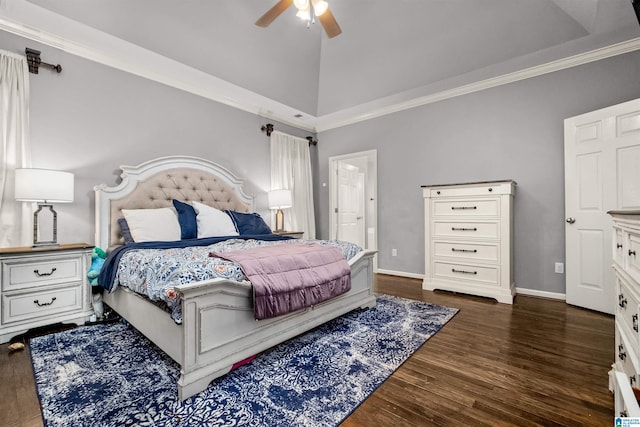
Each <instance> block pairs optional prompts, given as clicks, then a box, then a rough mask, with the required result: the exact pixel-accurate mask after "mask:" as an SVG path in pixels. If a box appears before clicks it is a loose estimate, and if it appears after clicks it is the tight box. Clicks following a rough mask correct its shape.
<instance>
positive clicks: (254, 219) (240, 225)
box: [225, 210, 273, 236]
mask: <svg viewBox="0 0 640 427" xmlns="http://www.w3.org/2000/svg"><path fill="white" fill-rule="evenodd" d="M225 212H226V213H227V215H229V216H230V217H231V220H232V221H233V225H235V226H236V230H238V233H240V235H241V236H242V235H248V234H251V235H256V234H273V233H272V232H271V228H269V226H268V225H267V223H266V222H264V220H263V219H262V217H261V216H260V215H259V214H257V213H243V212H236V211H229V210H226V211H225Z"/></svg>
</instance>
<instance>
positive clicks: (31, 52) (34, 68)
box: [24, 47, 62, 74]
mask: <svg viewBox="0 0 640 427" xmlns="http://www.w3.org/2000/svg"><path fill="white" fill-rule="evenodd" d="M24 52H25V53H26V54H27V64H28V65H29V72H30V73H33V74H38V67H46V68H50V69H52V70H55V71H56V72H58V73H60V72H61V71H62V66H61V65H60V64H58V65H53V64H47V63H46V62H42V60H41V59H40V51H39V50H35V49H31V48H28V47H27V48H25V50H24Z"/></svg>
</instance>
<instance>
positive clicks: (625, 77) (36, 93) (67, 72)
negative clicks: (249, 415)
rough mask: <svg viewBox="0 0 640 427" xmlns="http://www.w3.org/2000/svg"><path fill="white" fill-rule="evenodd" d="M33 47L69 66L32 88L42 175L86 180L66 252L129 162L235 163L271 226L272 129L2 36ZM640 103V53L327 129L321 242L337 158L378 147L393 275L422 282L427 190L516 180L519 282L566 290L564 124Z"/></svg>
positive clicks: (321, 169) (320, 154)
mask: <svg viewBox="0 0 640 427" xmlns="http://www.w3.org/2000/svg"><path fill="white" fill-rule="evenodd" d="M25 46H29V47H32V48H35V49H38V50H41V51H42V52H43V54H42V57H43V60H44V61H46V62H49V63H60V64H62V66H63V72H62V74H59V75H58V74H55V73H52V72H50V71H49V70H47V69H42V70H41V72H40V74H39V75H37V76H36V75H31V79H30V81H31V139H32V152H33V166H35V167H43V168H55V169H61V170H68V171H71V172H74V173H75V174H76V195H75V198H76V200H75V202H74V203H73V204H69V205H63V204H60V205H58V206H57V210H58V212H59V240H60V241H61V242H63V243H68V242H79V241H84V242H88V243H92V242H93V236H94V224H93V221H94V197H93V190H92V189H93V186H94V185H95V184H98V183H106V184H109V185H113V184H115V183H116V181H117V167H118V166H119V165H121V164H129V165H132V164H137V163H139V162H142V161H145V160H148V159H150V158H153V157H157V156H163V155H172V154H187V155H194V156H201V157H205V158H208V159H210V160H213V161H215V162H218V163H220V164H221V165H223V166H225V167H227V168H228V169H230V170H231V171H233V172H234V173H235V174H237V175H238V176H240V177H243V178H245V180H246V189H247V192H248V193H250V194H255V195H256V205H257V210H258V211H259V212H260V213H262V214H264V215H267V216H268V211H267V210H266V204H267V202H266V193H265V191H266V190H268V188H269V180H270V173H269V144H268V139H267V138H266V136H265V135H264V134H263V133H261V132H260V130H259V128H260V126H261V125H262V124H264V123H265V122H266V120H264V119H263V118H261V117H258V116H255V115H252V114H249V113H246V112H243V111H239V110H236V109H233V108H230V107H227V106H224V105H221V104H218V103H215V102H213V101H210V100H207V99H204V98H201V97H198V96H196V95H192V94H188V93H185V92H181V91H179V90H176V89H173V88H169V87H166V86H163V85H161V84H158V83H155V82H151V81H148V80H145V79H142V78H139V77H136V76H133V75H130V74H127V73H124V72H121V71H118V70H115V69H112V68H109V67H106V66H103V65H100V64H96V63H93V62H91V61H87V60H84V59H81V58H78V57H75V56H73V55H69V54H66V53H64V52H61V51H58V50H56V49H54V48H51V47H48V46H42V45H39V44H38V43H35V42H32V41H29V40H26V39H23V38H21V37H18V36H14V35H11V34H8V33H4V32H0V48H2V49H5V50H9V51H13V52H18V53H23V52H24V48H25ZM639 96H640V52H634V53H630V54H626V55H623V56H619V57H614V58H610V59H607V60H603V61H599V62H596V63H592V64H587V65H583V66H580V67H576V68H572V69H569V70H565V71H561V72H556V73H553V74H549V75H545V76H541V77H537V78H533V79H529V80H526V81H522V82H517V83H513V84H510V85H506V86H502V87H498V88H494V89H490V90H486V91H483V92H478V93H474V94H470V95H466V96H463V97H458V98H455V99H450V100H446V101H441V102H438V103H435V104H430V105H426V106H423V107H420V108H415V109H412V110H408V111H404V112H400V113H396V114H393V115H389V116H386V117H381V118H377V119H373V120H369V121H366V122H362V123H358V124H354V125H351V126H347V127H343V128H339V129H334V130H331V131H326V132H323V133H322V134H321V135H319V140H320V143H319V144H318V146H317V147H316V148H313V149H312V162H313V165H314V168H315V170H316V173H315V177H316V178H318V179H316V180H315V184H316V194H315V195H314V197H315V201H316V214H317V222H318V224H317V225H318V231H319V234H318V236H319V237H326V236H327V235H328V229H329V227H328V209H327V207H328V187H321V183H322V182H328V177H327V170H328V164H327V158H328V157H329V156H334V155H340V154H345V153H351V152H357V151H364V150H369V149H374V148H375V149H377V150H378V189H379V191H378V203H379V204H378V206H379V218H378V222H379V224H378V225H379V242H378V243H379V248H380V255H379V267H380V268H383V269H388V270H396V271H401V272H408V273H417V274H422V273H423V272H424V260H423V257H424V238H423V232H424V225H423V206H422V197H421V192H420V185H423V184H437V183H449V182H461V181H468V180H485V179H506V178H511V179H515V180H516V181H517V182H518V184H519V185H518V189H517V194H516V199H515V226H516V227H515V228H516V231H515V275H516V283H517V285H518V286H519V287H522V288H530V289H538V290H545V291H550V292H564V276H562V275H557V274H554V273H553V263H554V262H556V261H562V260H563V259H564V191H563V185H564V181H563V179H564V178H563V136H562V135H563V124H562V121H563V119H564V118H566V117H571V116H574V115H577V114H581V113H584V112H587V111H591V110H594V109H598V108H602V107H606V106H609V105H613V104H617V103H619V102H623V101H626V100H629V99H633V98H637V97H639ZM276 127H277V128H278V129H280V130H283V131H285V132H289V133H292V134H294V135H298V136H306V133H305V132H302V131H299V130H296V129H293V128H290V127H287V126H284V125H281V124H278V123H276ZM316 150H317V151H316ZM391 248H397V249H398V256H397V257H393V258H392V257H391V256H390V254H391Z"/></svg>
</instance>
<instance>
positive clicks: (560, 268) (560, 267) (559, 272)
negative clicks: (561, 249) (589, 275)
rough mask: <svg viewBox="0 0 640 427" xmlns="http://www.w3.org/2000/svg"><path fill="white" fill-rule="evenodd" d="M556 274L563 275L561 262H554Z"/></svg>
mask: <svg viewBox="0 0 640 427" xmlns="http://www.w3.org/2000/svg"><path fill="white" fill-rule="evenodd" d="M556 273H558V274H562V273H564V264H563V263H561V262H556Z"/></svg>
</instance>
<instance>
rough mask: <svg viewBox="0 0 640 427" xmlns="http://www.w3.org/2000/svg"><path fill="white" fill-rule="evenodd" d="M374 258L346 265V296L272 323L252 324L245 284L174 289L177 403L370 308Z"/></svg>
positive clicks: (362, 255) (370, 254)
mask: <svg viewBox="0 0 640 427" xmlns="http://www.w3.org/2000/svg"><path fill="white" fill-rule="evenodd" d="M374 254H375V251H364V252H361V253H360V254H358V255H357V256H355V257H354V258H353V259H352V260H351V261H350V262H349V264H350V266H351V290H350V291H349V292H347V293H345V294H343V295H340V296H338V297H336V298H333V299H331V300H329V301H325V302H323V303H321V304H318V305H316V306H313V307H309V308H306V309H304V310H300V311H297V312H295V313H291V314H288V315H284V316H279V317H276V318H272V319H265V320H260V321H257V320H255V318H254V314H253V306H252V295H251V286H250V285H248V284H238V283H235V282H234V283H230V282H228V281H225V280H221V279H213V280H207V281H203V282H198V283H193V284H188V285H183V286H179V287H177V290H178V291H179V292H180V293H181V297H182V304H183V305H182V316H183V324H182V334H181V338H182V340H183V346H182V351H183V353H182V355H181V357H180V359H181V362H180V363H181V372H180V379H179V381H178V395H179V398H180V400H184V399H186V398H188V397H190V396H192V395H194V394H196V393H198V392H200V391H202V390H204V389H205V388H206V387H207V385H208V384H209V383H210V382H211V381H212V380H213V379H214V378H217V377H219V376H222V375H224V374H226V373H227V372H229V371H230V370H231V367H232V365H233V364H234V363H236V362H238V361H240V360H243V359H246V358H248V357H250V356H252V355H255V354H257V353H259V352H261V351H264V350H266V349H268V348H270V347H273V346H274V345H276V344H279V343H281V342H283V341H286V340H287V339H289V338H292V337H294V336H296V335H299V334H301V333H303V332H306V331H308V330H310V329H312V328H314V327H316V326H318V325H321V324H323V323H325V322H327V321H329V320H331V319H334V318H336V317H338V316H341V315H343V314H345V313H348V312H349V311H351V310H354V309H356V308H359V307H373V306H374V305H375V296H374V294H373V264H372V260H373V256H374Z"/></svg>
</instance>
